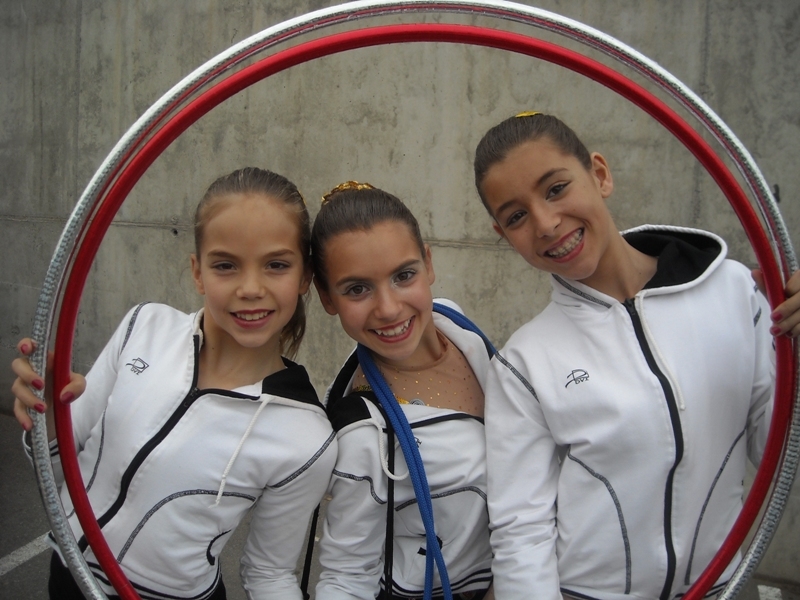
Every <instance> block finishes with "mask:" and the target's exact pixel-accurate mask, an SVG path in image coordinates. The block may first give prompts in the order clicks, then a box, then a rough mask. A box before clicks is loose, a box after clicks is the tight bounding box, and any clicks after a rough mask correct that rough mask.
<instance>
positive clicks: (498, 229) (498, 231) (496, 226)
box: [492, 219, 506, 239]
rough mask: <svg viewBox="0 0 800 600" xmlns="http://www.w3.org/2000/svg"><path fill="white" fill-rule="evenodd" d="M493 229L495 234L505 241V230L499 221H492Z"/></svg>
mask: <svg viewBox="0 0 800 600" xmlns="http://www.w3.org/2000/svg"><path fill="white" fill-rule="evenodd" d="M492 229H494V232H495V233H496V234H497V235H499V236H500V237H501V238H503V239H505V237H506V232H505V231H503V228H502V227H500V225H499V223H498V222H497V221H495V220H494V219H492Z"/></svg>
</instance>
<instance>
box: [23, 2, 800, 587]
mask: <svg viewBox="0 0 800 600" xmlns="http://www.w3.org/2000/svg"><path fill="white" fill-rule="evenodd" d="M425 12H428V13H434V12H438V13H464V14H473V15H481V16H486V17H492V18H498V19H501V20H507V21H514V22H518V23H522V24H526V25H529V26H532V27H536V28H539V29H545V30H548V31H551V32H554V33H556V34H559V35H562V36H564V37H567V38H570V39H573V40H575V41H577V42H580V43H582V44H584V45H587V46H590V47H592V48H594V49H595V50H598V51H599V52H602V53H603V54H606V55H607V56H610V57H611V58H613V59H615V60H617V61H619V62H621V63H623V64H625V65H627V66H628V67H630V68H632V69H633V70H634V71H636V72H637V73H639V74H640V75H643V76H644V77H646V78H648V79H649V80H650V81H652V82H653V83H654V84H656V85H657V86H658V87H660V88H661V89H663V90H664V91H666V92H667V93H668V94H669V95H670V96H672V97H673V98H674V99H675V100H676V101H677V102H678V103H679V104H680V105H682V106H683V107H684V108H685V109H686V110H688V111H689V112H690V114H692V115H693V116H694V117H695V118H696V119H697V120H698V121H700V122H701V123H702V125H703V126H704V127H705V128H706V129H707V130H708V131H709V132H710V133H711V134H712V135H713V136H714V137H715V138H716V139H717V141H718V142H719V143H720V144H721V145H722V146H723V148H724V149H725V151H726V153H727V154H728V156H729V157H730V158H731V159H732V160H733V161H734V163H735V164H736V166H737V168H738V169H739V171H740V173H741V174H742V176H743V177H744V179H745V181H746V183H747V186H748V187H749V189H750V191H751V193H752V194H753V196H754V197H755V199H756V205H757V206H758V209H759V210H760V211H761V214H762V217H763V218H764V220H765V222H766V224H767V231H768V233H769V236H770V237H771V239H772V243H773V249H774V251H775V252H776V256H777V257H778V258H779V265H780V266H781V267H782V270H783V272H784V275H785V274H787V273H791V272H793V271H795V270H797V259H796V258H795V254H794V249H793V247H792V244H791V241H790V239H789V235H788V231H787V230H786V226H785V225H784V223H783V219H782V217H781V215H780V212H779V210H778V207H777V204H776V203H775V201H774V200H773V198H772V193H771V191H770V189H769V185H768V184H767V182H766V180H765V178H764V176H763V175H762V174H761V172H760V171H759V169H758V167H757V166H756V164H755V161H754V160H753V158H752V157H751V156H750V153H749V152H748V151H747V150H746V149H745V148H744V146H743V145H742V143H741V142H740V141H739V140H738V138H737V137H736V136H735V135H734V134H733V132H732V131H731V130H730V129H729V128H728V126H727V125H725V123H723V121H722V120H721V119H720V118H719V117H718V116H717V115H716V114H715V113H714V112H713V111H712V110H711V109H710V108H709V107H708V106H707V105H706V104H705V102H703V100H701V99H700V98H699V97H698V96H697V95H696V94H694V92H692V91H691V90H690V89H688V88H687V87H686V86H685V85H683V84H682V83H681V82H680V81H678V80H677V79H676V78H674V77H673V76H672V75H671V74H670V73H668V72H667V71H665V70H664V69H663V68H662V67H660V66H659V65H658V64H657V63H655V62H654V61H652V60H650V59H648V58H647V57H645V56H644V55H642V54H640V53H639V52H637V51H636V50H633V49H632V48H630V47H628V46H627V45H625V44H623V43H622V42H620V41H619V40H616V39H615V38H613V37H611V36H608V35H606V34H604V33H602V32H600V31H598V30H596V29H594V28H592V27H588V26H586V25H583V24H581V23H579V22H577V21H574V20H572V19H569V18H566V17H562V16H560V15H557V14H555V13H552V12H549V11H545V10H541V9H538V8H534V7H530V6H524V5H521V4H516V3H513V2H505V1H502V0H471V1H465V0H438V1H427V0H359V1H356V2H349V3H346V4H341V5H338V6H333V7H329V8H325V9H322V10H318V11H314V12H311V13H308V14H306V15H303V16H300V17H296V18H294V19H289V20H287V21H284V22H283V23H280V24H278V25H275V26H272V27H269V28H267V29H265V30H263V31H262V32H260V33H257V34H255V35H253V36H251V37H249V38H247V39H245V40H243V41H241V42H239V43H238V44H236V45H234V46H232V47H230V48H229V49H228V50H226V51H224V52H222V53H220V54H218V55H217V56H216V57H214V58H212V59H211V60H209V61H208V62H206V63H205V64H203V65H201V66H200V67H198V68H197V69H195V70H194V71H193V72H192V73H190V74H189V75H188V76H186V77H185V78H184V79H182V80H181V81H180V82H178V83H177V84H176V85H175V86H173V87H172V88H171V89H170V90H169V91H168V92H167V93H166V94H164V95H163V96H162V97H161V98H160V99H159V100H158V101H157V102H156V103H154V104H153V105H152V106H151V107H150V108H149V109H148V110H147V111H146V112H145V113H144V114H143V115H142V116H141V117H140V118H139V119H137V121H136V122H135V123H134V124H133V125H132V126H131V127H130V129H128V131H127V132H126V133H125V134H124V135H123V136H122V138H120V140H119V141H118V142H117V144H116V145H115V146H114V148H113V149H112V151H111V152H110V153H109V155H108V156H107V157H106V159H105V160H104V161H103V163H102V164H101V166H100V168H99V169H98V170H97V172H96V173H95V174H94V176H93V177H92V179H91V181H90V182H89V184H88V185H87V187H86V189H85V190H84V192H83V194H82V195H81V197H80V199H79V200H78V203H77V204H76V206H75V209H74V210H73V212H72V214H71V215H70V217H69V219H68V221H67V224H66V226H65V228H64V231H63V232H62V234H61V237H60V239H59V242H58V245H57V246H56V249H55V251H54V253H53V257H52V259H51V262H50V266H49V268H48V271H47V275H46V277H45V281H44V284H43V286H42V291H41V293H40V296H39V302H38V304H37V309H36V316H35V320H34V327H33V333H32V337H33V339H34V340H35V341H36V342H37V343H38V348H39V350H37V353H36V354H35V355H34V356H33V357H32V364H33V366H34V368H35V369H36V370H37V371H38V372H40V373H41V372H43V371H44V369H43V367H44V359H43V357H44V356H45V353H44V349H45V348H46V347H47V345H48V343H49V338H50V329H51V325H52V323H53V321H54V318H55V311H56V307H57V305H58V301H59V297H60V293H61V287H62V285H63V281H64V276H65V274H66V272H67V270H68V269H69V267H70V266H71V265H72V259H73V255H74V252H75V250H76V248H77V244H78V240H79V237H80V234H81V232H82V230H83V227H84V225H85V223H86V221H87V219H88V218H89V217H90V216H91V215H92V214H93V213H94V211H95V210H96V209H97V208H98V207H99V205H100V203H101V201H102V198H103V197H104V193H105V191H106V190H107V189H108V186H109V185H110V184H111V183H112V181H113V179H114V177H116V175H117V174H118V173H119V170H120V168H121V167H122V166H123V165H124V163H125V161H126V160H127V156H128V155H129V153H132V152H134V151H135V150H137V149H138V148H140V147H141V146H142V144H143V143H144V142H145V141H146V139H147V136H148V135H149V134H152V133H154V132H156V131H158V130H159V129H160V128H161V127H162V126H163V124H164V122H165V120H166V117H168V116H169V115H170V114H173V113H174V112H176V111H177V109H178V108H179V107H180V106H182V105H183V103H184V102H185V101H186V100H187V99H188V98H191V97H192V96H193V95H194V94H196V93H198V92H200V91H202V90H203V89H204V88H205V87H207V86H209V85H210V84H211V83H213V82H214V81H215V80H216V79H218V78H219V77H221V76H222V75H223V74H226V73H227V72H228V71H229V70H230V69H232V68H233V67H235V65H236V64H238V63H240V62H242V61H244V60H246V59H247V58H250V57H252V56H255V55H257V54H259V53H261V52H263V51H265V50H267V49H269V48H272V47H274V46H275V45H277V44H279V43H282V42H286V41H289V40H292V39H294V38H296V37H298V36H301V35H304V34H307V33H310V32H313V31H317V30H321V29H323V28H326V27H330V26H333V25H340V24H347V23H350V22H355V21H357V20H361V19H365V18H370V17H378V16H386V15H391V14H398V13H401V14H411V13H425ZM795 395H796V397H797V395H798V391H797V389H796V390H795ZM33 416H34V423H35V426H34V429H33V434H32V446H33V451H34V463H35V465H36V473H37V477H38V479H39V485H40V488H41V490H42V498H43V500H44V504H45V510H46V512H47V516H48V519H49V520H50V525H51V527H52V528H53V532H54V534H55V536H56V539H57V541H58V543H59V546H60V547H61V550H62V553H63V555H64V557H65V559H66V560H67V562H68V566H69V568H70V571H72V573H73V575H74V576H75V578H76V581H77V582H78V584H79V586H80V587H81V589H82V590H83V592H84V594H86V595H87V596H88V597H91V598H100V599H102V598H106V596H105V594H104V593H103V592H102V590H100V589H99V587H98V586H97V583H96V581H95V580H94V577H93V576H92V574H91V572H90V571H89V569H88V566H87V565H86V562H85V561H84V560H83V556H82V554H81V552H80V550H79V549H78V545H77V542H76V541H75V538H74V536H73V535H72V532H71V530H70V528H69V525H68V524H67V522H66V517H65V515H64V510H63V507H62V505H61V501H60V498H59V495H58V490H57V487H56V484H55V481H54V479H53V475H52V469H51V467H50V458H49V450H48V444H47V433H46V428H45V427H44V419H43V418H42V416H41V415H38V414H34V415H33ZM798 449H800V402H797V401H796V402H795V408H794V413H793V419H792V425H791V428H790V431H789V436H788V440H787V447H786V450H785V453H784V460H783V464H782V466H781V470H780V473H779V476H778V481H777V484H776V486H775V489H774V491H773V494H772V496H771V498H770V502H769V505H768V508H767V513H766V516H765V518H764V520H763V521H762V523H761V525H760V526H759V528H758V531H757V532H756V537H755V538H754V541H753V543H752V544H751V546H750V549H749V550H748V551H747V553H746V555H745V557H744V560H743V561H742V563H741V564H740V565H739V568H738V569H737V570H736V573H735V574H734V577H733V578H732V579H731V581H730V582H729V584H728V585H727V586H726V588H725V590H723V592H722V595H721V597H722V598H726V599H727V598H731V597H734V596H735V595H736V593H737V592H738V591H739V589H740V588H741V586H742V585H743V584H744V582H746V581H747V579H748V578H749V576H750V574H751V573H752V571H753V570H754V569H755V567H756V566H757V564H758V562H759V561H760V559H761V556H762V555H763V552H764V550H765V549H766V547H767V545H768V544H769V542H770V540H771V539H772V536H773V534H774V532H775V528H776V527H777V523H778V521H779V520H780V517H781V515H782V513H783V509H784V507H785V505H786V499H787V497H788V491H789V488H790V487H791V483H792V480H793V479H794V473H795V471H796V470H797V464H798V456H799V455H800V451H798Z"/></svg>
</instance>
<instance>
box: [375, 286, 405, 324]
mask: <svg viewBox="0 0 800 600" xmlns="http://www.w3.org/2000/svg"><path fill="white" fill-rule="evenodd" d="M375 300H376V302H375V316H377V317H378V318H379V319H385V320H391V319H393V318H395V317H396V316H397V315H398V314H400V311H401V310H402V306H401V302H400V300H399V299H398V298H397V292H395V291H394V290H393V289H391V288H390V289H382V290H378V291H377V292H376V298H375Z"/></svg>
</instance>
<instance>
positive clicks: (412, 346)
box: [316, 221, 441, 365]
mask: <svg viewBox="0 0 800 600" xmlns="http://www.w3.org/2000/svg"><path fill="white" fill-rule="evenodd" d="M325 253H326V256H327V259H326V261H325V270H326V272H327V280H328V282H329V283H328V287H329V289H327V290H326V289H323V286H322V285H321V284H320V283H319V282H318V281H317V282H316V284H317V291H318V292H319V295H320V299H321V300H322V305H323V306H324V307H325V310H326V311H327V312H328V313H329V314H331V315H339V319H340V321H341V323H342V327H343V328H344V330H345V332H346V333H347V334H348V335H349V336H350V337H351V338H353V339H354V340H356V341H357V342H359V343H361V344H363V345H364V346H366V347H367V348H369V349H370V350H372V351H373V352H374V353H375V354H377V355H378V356H380V357H381V358H383V359H384V360H385V361H387V362H389V363H393V364H396V365H416V364H424V363H426V362H430V361H432V360H434V359H435V358H437V357H438V355H439V353H440V352H441V350H440V344H439V341H438V338H437V336H436V329H435V327H434V326H433V316H432V308H433V296H432V294H431V288H430V286H431V284H432V283H433V281H434V279H435V275H434V273H433V265H432V264H431V257H430V250H429V249H428V248H427V247H426V253H425V256H421V255H420V248H419V245H418V244H417V242H416V240H415V239H414V237H413V236H412V235H411V232H410V231H409V229H408V227H407V226H406V225H405V224H404V223H402V222H398V221H384V222H381V223H378V224H377V225H375V226H373V227H372V228H370V229H368V230H366V231H364V230H353V231H346V232H343V233H340V234H338V235H336V236H334V237H332V238H331V239H330V240H329V241H328V242H327V244H326V250H325Z"/></svg>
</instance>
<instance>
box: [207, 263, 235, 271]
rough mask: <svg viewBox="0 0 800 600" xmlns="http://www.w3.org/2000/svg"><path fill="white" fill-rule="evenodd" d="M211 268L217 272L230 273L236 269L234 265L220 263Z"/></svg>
mask: <svg viewBox="0 0 800 600" xmlns="http://www.w3.org/2000/svg"><path fill="white" fill-rule="evenodd" d="M211 268H212V269H214V270H215V271H230V270H231V269H233V268H234V266H233V263H229V262H219V263H215V264H214V265H212V267H211Z"/></svg>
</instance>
